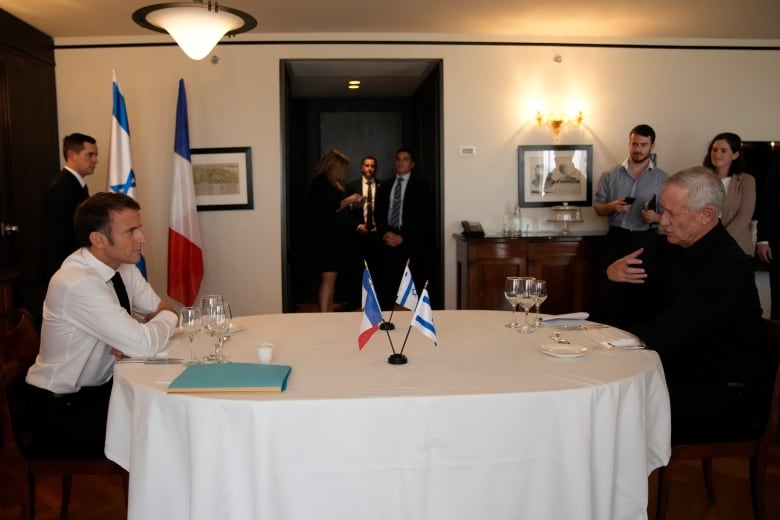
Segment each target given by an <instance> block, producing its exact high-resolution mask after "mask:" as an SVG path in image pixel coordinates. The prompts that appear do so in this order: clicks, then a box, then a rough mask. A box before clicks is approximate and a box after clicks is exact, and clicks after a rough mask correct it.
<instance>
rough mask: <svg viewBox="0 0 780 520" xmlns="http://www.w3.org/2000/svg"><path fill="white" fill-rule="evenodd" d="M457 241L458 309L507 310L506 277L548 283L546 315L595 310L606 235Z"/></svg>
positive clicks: (544, 310) (499, 237)
mask: <svg viewBox="0 0 780 520" xmlns="http://www.w3.org/2000/svg"><path fill="white" fill-rule="evenodd" d="M453 237H454V238H455V240H456V241H457V263H458V265H457V267H458V269H457V276H458V309H506V310H510V307H509V304H508V303H507V302H506V299H505V298H504V282H505V280H506V278H507V276H533V277H535V278H538V279H541V280H547V293H548V297H547V301H545V302H544V303H543V304H542V312H544V313H547V314H562V313H566V312H576V311H587V310H589V309H590V308H591V307H592V303H593V301H594V298H595V296H596V289H597V283H598V273H597V271H596V270H597V266H598V264H599V260H598V257H599V251H600V249H601V242H602V240H603V235H601V234H598V235H596V234H594V235H577V236H573V235H566V236H559V235H538V236H522V237H517V238H510V237H504V236H486V237H484V238H464V237H462V236H461V235H457V234H456V235H453Z"/></svg>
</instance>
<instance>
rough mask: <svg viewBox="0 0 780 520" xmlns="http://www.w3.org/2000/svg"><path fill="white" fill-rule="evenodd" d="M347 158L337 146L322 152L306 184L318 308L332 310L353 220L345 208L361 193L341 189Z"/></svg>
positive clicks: (347, 257) (345, 264) (359, 198)
mask: <svg viewBox="0 0 780 520" xmlns="http://www.w3.org/2000/svg"><path fill="white" fill-rule="evenodd" d="M348 167H349V159H347V156H346V155H344V154H343V153H342V152H340V151H338V150H331V151H329V152H328V153H327V154H325V155H324V156H323V157H322V159H321V160H320V162H319V164H318V165H317V175H316V176H315V177H314V179H313V180H312V182H311V186H310V187H309V200H308V208H309V212H310V216H311V223H312V228H313V230H314V236H313V245H314V248H315V249H314V251H315V255H316V263H317V266H318V268H319V271H320V276H321V278H320V287H319V292H318V302H319V308H320V312H329V311H332V310H333V294H334V292H335V288H336V278H337V277H338V273H339V271H344V270H345V269H347V268H348V263H349V260H350V253H351V245H350V240H351V238H352V232H353V231H354V229H355V228H356V227H357V222H356V221H355V219H354V216H353V215H352V212H351V211H349V209H350V206H351V205H359V204H361V203H362V196H361V195H360V194H357V193H353V194H348V193H347V191H346V190H345V189H344V184H343V183H344V180H345V179H346V178H347V173H348Z"/></svg>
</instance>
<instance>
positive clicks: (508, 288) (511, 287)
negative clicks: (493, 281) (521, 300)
mask: <svg viewBox="0 0 780 520" xmlns="http://www.w3.org/2000/svg"><path fill="white" fill-rule="evenodd" d="M519 287H520V278H519V277H518V276H507V278H506V283H505V284H504V298H506V301H507V302H508V303H509V305H511V306H512V321H510V322H509V323H507V324H506V326H507V327H509V328H511V329H516V328H517V327H519V326H520V324H519V323H517V321H515V309H517V291H518V288H519Z"/></svg>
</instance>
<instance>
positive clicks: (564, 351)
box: [542, 343, 590, 358]
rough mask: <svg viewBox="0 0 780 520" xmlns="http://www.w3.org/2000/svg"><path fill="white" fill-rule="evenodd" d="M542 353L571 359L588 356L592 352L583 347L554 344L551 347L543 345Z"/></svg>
mask: <svg viewBox="0 0 780 520" xmlns="http://www.w3.org/2000/svg"><path fill="white" fill-rule="evenodd" d="M542 352H544V353H545V354H547V355H548V356H552V357H559V358H571V357H582V356H586V355H587V354H588V352H590V350H589V349H588V347H583V346H581V345H566V344H563V343H554V344H551V345H542Z"/></svg>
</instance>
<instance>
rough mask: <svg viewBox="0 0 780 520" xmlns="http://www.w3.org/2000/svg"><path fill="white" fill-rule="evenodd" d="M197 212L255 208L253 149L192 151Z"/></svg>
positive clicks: (198, 149)
mask: <svg viewBox="0 0 780 520" xmlns="http://www.w3.org/2000/svg"><path fill="white" fill-rule="evenodd" d="M190 158H191V159H192V176H193V179H194V182H195V204H197V206H198V211H222V210H229V209H253V208H254V202H253V200H252V149H251V148H250V147H249V146H243V147H238V148H191V149H190Z"/></svg>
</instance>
